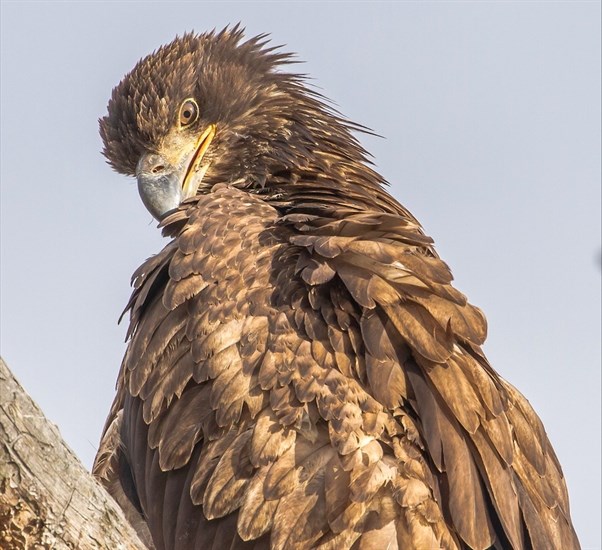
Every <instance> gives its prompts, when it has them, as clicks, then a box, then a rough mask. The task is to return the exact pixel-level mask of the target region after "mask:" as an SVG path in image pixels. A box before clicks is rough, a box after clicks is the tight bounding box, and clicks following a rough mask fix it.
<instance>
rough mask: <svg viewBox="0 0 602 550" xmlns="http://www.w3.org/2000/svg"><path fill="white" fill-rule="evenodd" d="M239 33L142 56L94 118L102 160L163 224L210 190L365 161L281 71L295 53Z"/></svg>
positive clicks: (181, 41)
mask: <svg viewBox="0 0 602 550" xmlns="http://www.w3.org/2000/svg"><path fill="white" fill-rule="evenodd" d="M242 38H243V30H241V29H240V28H239V27H238V26H236V27H233V28H230V29H229V28H226V29H224V30H222V31H221V32H219V33H216V32H215V31H213V32H209V33H204V34H200V35H198V34H193V33H189V34H185V35H183V36H182V37H178V38H176V39H175V40H174V41H173V42H171V43H170V44H167V45H166V46H163V47H161V48H159V49H158V50H157V51H155V52H154V53H152V54H151V55H149V56H147V57H145V58H143V59H141V60H140V61H139V62H138V64H137V65H136V66H135V67H134V69H133V70H132V71H131V72H129V73H128V74H127V75H126V76H125V77H124V78H123V80H122V81H121V82H120V83H119V84H118V85H117V86H116V87H115V89H114V90H113V93H112V96H111V99H110V100H109V104H108V114H107V115H106V116H105V117H103V118H102V119H101V120H100V134H101V137H102V139H103V142H104V150H103V153H104V155H105V156H106V157H107V159H108V162H109V164H111V166H112V167H113V168H114V169H115V170H116V171H118V172H120V173H123V174H126V175H132V176H135V177H136V178H137V181H138V189H139V192H140V195H141V198H142V201H143V202H144V204H145V206H146V207H147V209H148V210H149V211H150V212H151V214H152V215H153V216H154V217H155V218H157V219H161V218H163V217H164V216H165V214H166V213H167V212H169V211H171V210H173V209H174V208H177V207H178V205H179V204H180V203H181V202H182V201H183V200H185V199H187V198H189V197H193V196H195V195H196V194H197V193H199V192H203V190H206V189H210V188H211V187H212V186H213V185H214V184H216V183H229V184H234V185H237V186H239V187H244V188H249V189H254V188H255V189H257V188H263V187H264V186H265V184H266V180H267V179H268V178H270V177H271V176H273V175H275V174H289V175H290V174H291V173H292V172H297V173H299V172H302V171H303V170H305V169H306V168H307V167H308V166H309V165H313V166H314V167H315V166H316V165H319V164H320V163H321V164H322V166H320V169H321V170H320V171H321V172H322V173H323V172H324V171H327V166H326V165H330V164H332V159H337V158H338V159H340V160H341V161H343V162H349V160H350V159H351V158H352V157H354V156H355V157H357V160H358V161H360V162H363V160H364V151H363V149H362V148H361V146H360V145H359V143H358V142H357V140H355V138H354V137H353V136H352V135H351V132H350V130H352V129H360V127H359V126H356V125H353V124H352V123H350V122H347V121H346V120H344V119H342V118H340V117H339V116H338V114H337V113H336V112H335V111H333V110H332V109H331V108H330V107H328V106H327V105H326V104H325V103H324V102H323V101H322V98H321V96H320V95H319V94H317V93H316V92H314V91H312V90H310V89H308V88H307V87H306V86H305V84H304V80H303V77H302V76H301V75H297V74H291V73H286V72H282V71H280V70H279V68H280V67H281V66H282V65H283V64H290V63H293V62H294V61H293V60H292V56H291V54H287V53H282V52H279V51H276V50H277V48H274V47H269V48H268V47H266V40H265V35H260V36H257V37H254V38H251V39H249V40H247V41H242Z"/></svg>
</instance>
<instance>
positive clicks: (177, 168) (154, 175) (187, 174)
mask: <svg viewBox="0 0 602 550" xmlns="http://www.w3.org/2000/svg"><path fill="white" fill-rule="evenodd" d="M216 130H217V127H216V126H215V124H210V125H209V126H208V127H207V128H206V129H205V131H204V132H203V133H202V134H201V135H200V136H199V138H198V139H197V140H196V142H195V144H194V147H193V148H192V153H188V154H185V155H182V153H181V149H180V147H178V146H173V147H169V148H167V150H165V151H162V152H161V153H147V154H145V155H143V156H142V157H141V158H140V160H139V162H138V166H137V167H136V179H137V181H138V192H139V193H140V198H141V199H142V202H143V203H144V206H146V209H147V210H148V211H149V212H150V213H151V214H152V215H153V217H154V218H156V219H157V220H161V219H163V218H164V217H165V214H167V213H168V212H170V211H171V210H173V209H175V208H177V207H178V206H179V205H180V203H181V202H182V201H183V200H185V199H188V198H190V197H194V195H196V192H197V190H198V188H199V185H200V184H201V181H202V180H203V176H204V175H205V172H207V169H208V168H209V165H210V163H209V162H206V163H204V164H203V157H204V156H205V153H206V152H207V149H208V148H209V146H210V145H211V142H212V141H213V138H214V137H215V132H216ZM179 143H180V145H181V142H179ZM188 150H189V151H190V149H188ZM170 153H171V154H170ZM168 159H173V161H171V162H170V160H168ZM182 174H183V175H182Z"/></svg>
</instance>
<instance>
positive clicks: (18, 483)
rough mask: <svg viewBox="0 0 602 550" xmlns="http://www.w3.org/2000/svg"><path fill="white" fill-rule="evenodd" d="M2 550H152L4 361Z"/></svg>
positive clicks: (0, 370) (0, 368)
mask: <svg viewBox="0 0 602 550" xmlns="http://www.w3.org/2000/svg"><path fill="white" fill-rule="evenodd" d="M0 548H2V549H3V550H25V549H32V550H33V549H36V550H38V549H39V550H42V549H47V548H48V549H50V548H52V549H55V550H63V549H75V548H77V549H82V550H88V549H89V550H94V549H111V550H146V547H145V546H144V545H143V544H142V543H141V542H140V540H139V539H138V536H137V535H136V532H135V531H134V529H133V528H132V527H131V526H130V525H129V524H128V522H127V520H126V519H125V518H124V516H123V513H122V512H121V509H120V508H119V506H118V505H117V504H116V503H115V501H114V500H113V499H112V498H111V497H110V496H109V494H108V493H107V492H106V491H105V490H104V489H103V488H102V487H101V486H100V484H99V483H98V482H97V481H96V480H95V479H94V478H93V477H92V476H91V474H90V473H89V472H88V471H86V469H85V468H84V467H83V465H82V464H81V462H80V461H79V460H78V459H77V457H76V456H75V454H74V453H73V451H71V449H69V447H67V445H66V444H65V443H64V442H63V440H62V438H61V436H60V434H59V431H58V429H57V428H56V427H55V426H54V425H53V424H51V423H50V422H49V421H48V420H47V419H46V417H45V416H44V414H43V413H42V411H41V410H40V408H39V407H38V406H37V405H36V404H35V403H34V402H33V400H32V399H31V398H30V397H29V396H28V395H27V394H26V393H25V391H24V390H23V388H22V387H21V385H20V384H19V383H18V382H17V381H16V379H15V378H14V376H13V375H12V373H11V372H10V370H9V369H8V367H7V366H6V363H4V361H3V360H2V359H1V358H0Z"/></svg>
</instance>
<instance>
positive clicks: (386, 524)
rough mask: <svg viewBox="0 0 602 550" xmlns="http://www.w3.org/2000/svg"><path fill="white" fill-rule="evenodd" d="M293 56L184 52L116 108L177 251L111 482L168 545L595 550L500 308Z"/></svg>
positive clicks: (145, 194) (132, 385)
mask: <svg viewBox="0 0 602 550" xmlns="http://www.w3.org/2000/svg"><path fill="white" fill-rule="evenodd" d="M291 62H292V61H291V56H290V55H289V54H285V53H281V52H280V51H279V50H277V49H274V48H270V47H267V46H266V41H265V37H264V36H259V37H255V38H252V39H250V40H247V41H244V39H243V32H242V30H241V29H239V28H238V27H234V28H231V29H225V30H223V31H222V32H219V33H215V32H210V33H206V34H201V35H196V34H186V35H184V36H183V37H181V38H176V40H174V41H173V42H172V43H171V44H168V45H167V46H164V47H161V48H159V50H157V51H156V52H155V53H153V54H151V55H149V56H148V57H146V58H144V59H142V60H141V61H140V62H139V63H138V64H137V65H136V66H135V68H134V69H133V70H132V71H131V72H130V73H129V74H128V75H126V76H125V78H124V79H123V81H122V82H121V83H120V84H119V85H118V86H117V87H116V88H115V89H114V90H113V94H112V97H111V99H110V101H109V105H108V114H107V115H106V116H105V117H104V118H103V119H102V120H101V121H100V132H101V135H102V139H103V141H104V154H105V155H106V157H107V159H108V161H109V163H110V164H111V165H112V166H113V168H114V169H115V170H117V171H118V172H121V173H123V174H126V175H130V176H135V177H136V178H137V181H138V187H139V191H140V194H141V196H142V200H143V202H144V204H145V205H146V206H147V208H148V210H149V211H150V212H151V213H152V214H153V215H154V216H155V217H156V218H157V219H158V220H160V227H162V229H163V233H164V234H165V235H166V236H168V237H170V238H171V240H170V242H169V244H167V246H165V248H164V249H163V250H162V251H161V252H159V253H158V254H157V255H156V256H153V257H151V258H150V259H149V260H147V261H146V262H145V263H144V264H143V265H142V266H141V267H140V268H139V269H138V270H137V271H136V273H135V274H134V277H133V286H134V291H133V294H132V297H131V299H130V301H129V303H128V305H127V308H126V310H127V311H129V314H130V318H131V320H130V327H129V331H128V338H129V345H128V348H127V352H126V354H125V357H124V360H123V364H122V367H121V372H120V373H119V378H118V381H117V394H116V398H115V401H114V403H113V406H112V409H111V412H110V415H109V418H108V420H107V423H106V427H105V430H104V433H103V436H102V440H101V444H100V450H99V453H98V456H97V457H96V462H95V466H94V472H95V474H96V476H98V477H99V478H100V479H101V480H102V482H103V483H104V484H105V486H106V487H107V488H108V490H109V491H110V492H111V494H112V495H113V496H114V497H115V499H116V500H117V501H118V502H119V503H120V504H121V506H122V507H123V508H124V510H125V511H126V514H127V515H128V517H129V518H130V520H131V521H132V523H133V524H134V525H135V526H136V527H137V529H138V530H139V532H140V533H141V535H142V536H143V537H145V538H146V540H147V542H148V544H149V546H152V545H154V548H156V549H157V550H189V549H199V550H200V549H203V550H205V549H207V550H209V549H213V550H223V549H239V548H240V549H247V548H249V549H251V548H253V549H255V548H257V549H258V548H270V549H272V550H281V549H310V548H319V549H321V550H326V549H332V550H338V549H348V548H352V549H374V550H380V549H389V550H393V549H400V550H401V549H405V550H408V549H417V550H423V549H434V548H444V549H467V548H470V549H473V550H483V549H486V548H496V549H499V550H502V549H503V550H506V549H531V548H534V549H541V550H552V549H557V550H570V549H575V548H579V543H578V541H577V538H576V535H575V532H574V530H573V527H572V525H571V521H570V516H569V503H568V497H567V491H566V487H565V483H564V479H563V476H562V472H561V468H560V465H559V463H558V460H557V458H556V456H555V454H554V451H553V450H552V447H551V445H550V443H549V441H548V438H547V436H546V433H545V431H544V428H543V426H542V424H541V421H540V420H539V418H538V417H537V415H536V414H535V412H534V411H533V409H532V408H531V406H530V405H529V403H528V402H527V400H526V399H525V398H524V397H523V396H522V395H521V394H520V393H519V392H518V391H517V390H516V389H515V388H514V387H512V386H511V385H510V384H508V383H507V382H506V381H504V380H503V379H502V378H501V377H500V376H499V375H498V374H497V373H496V372H495V371H494V370H493V369H492V367H491V366H490V365H489V363H488V362H487V359H486V358H485V356H484V355H483V352H482V350H481V348H480V346H481V344H482V343H483V341H484V340H485V333H486V324H485V318H484V317H483V314H482V313H481V311H480V310H479V309H477V308H476V307H474V306H472V305H470V304H469V303H467V301H466V298H465V297H464V295H463V294H461V293H460V292H458V291H457V290H456V289H455V288H454V287H453V286H452V285H451V281H452V276H451V273H450V271H449V269H448V267H447V265H446V264H445V263H444V262H443V261H441V260H440V259H439V257H438V256H437V254H436V252H435V251H434V249H433V246H432V240H431V239H430V238H429V237H427V236H426V235H425V234H424V233H423V231H422V229H421V227H420V225H419V224H418V222H417V221H416V220H415V218H414V217H413V216H412V215H411V214H410V213H409V212H408V211H407V210H406V209H405V208H404V207H403V206H401V205H400V204H399V203H398V202H397V201H396V200H395V199H394V198H392V197H391V196H390V195H389V194H388V193H387V192H386V191H385V189H384V188H383V184H384V180H383V178H382V177H381V176H380V175H379V174H378V173H376V172H375V171H374V170H373V169H372V168H371V167H370V163H369V162H368V161H367V153H366V152H365V150H364V149H363V148H362V146H361V145H360V144H359V142H358V141H357V140H356V138H355V137H354V136H353V134H352V132H353V131H358V130H359V131H361V130H362V128H361V127H360V126H358V125H356V124H354V123H352V122H349V121H348V120H346V119H344V118H342V117H341V116H340V115H339V114H338V113H337V112H335V111H334V110H333V109H332V108H330V107H329V106H328V105H327V104H325V102H324V100H323V98H322V97H321V96H320V95H319V94H317V93H316V92H315V91H312V90H311V89H308V88H307V87H306V85H305V82H304V79H303V77H302V76H300V75H298V74H289V73H287V72H282V69H283V67H284V66H285V65H287V64H289V63H291ZM151 539H152V543H151V542H150V540H151Z"/></svg>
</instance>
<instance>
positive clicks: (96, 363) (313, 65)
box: [1, 0, 601, 549]
mask: <svg viewBox="0 0 602 550" xmlns="http://www.w3.org/2000/svg"><path fill="white" fill-rule="evenodd" d="M238 21H241V22H242V24H243V25H244V26H246V28H247V30H248V34H249V35H254V34H258V33H261V32H268V33H271V35H272V37H273V41H274V43H276V44H286V49H287V50H290V51H294V52H297V53H298V54H299V59H301V60H304V61H305V62H306V63H305V64H304V65H302V66H301V67H297V69H298V70H299V69H300V70H301V71H303V72H306V73H308V74H309V75H311V77H312V82H313V84H314V85H315V86H317V87H319V89H320V91H321V92H322V93H324V94H325V95H326V96H327V97H329V98H331V99H332V100H334V101H335V102H336V104H337V105H338V107H339V109H340V110H341V111H342V112H343V113H344V114H345V115H347V116H348V117H350V118H351V119H353V120H355V121H356V122H359V123H362V124H365V125H367V126H369V127H371V128H372V129H373V130H374V131H375V132H377V133H378V134H380V135H382V136H384V139H382V138H376V137H368V136H361V137H360V139H361V140H362V142H363V143H364V145H365V146H366V147H367V148H368V149H369V150H370V151H371V153H372V154H373V155H374V161H375V164H376V167H377V169H378V170H379V171H380V172H381V173H383V174H384V176H385V177H386V178H387V179H388V180H389V181H390V182H391V191H392V193H393V195H394V196H395V197H396V198H397V199H398V200H399V201H400V202H401V203H402V204H404V205H405V206H406V207H408V208H409V209H410V210H411V211H412V212H413V213H414V215H416V216H417V217H418V219H419V220H420V221H421V223H422V224H423V226H424V227H425V230H426V232H427V233H428V234H429V235H431V236H432V237H433V238H434V239H435V243H436V246H437V250H438V251H439V253H440V254H441V256H442V257H443V258H444V259H445V260H446V261H447V263H448V264H449V265H450V266H451V268H452V270H453V272H454V274H455V277H456V286H457V287H458V288H459V289H460V290H461V291H462V292H464V293H465V294H467V295H468V297H469V299H470V300H471V302H472V303H474V304H476V305H478V306H479V307H481V308H482V309H483V310H484V311H485V313H486V315H487V317H488V320H489V338H488V341H487V343H486V345H485V351H486V353H487V355H488V357H489V359H490V361H491V363H492V364H493V366H494V368H495V369H496V370H497V371H498V372H499V373H500V374H501V375H502V376H504V378H506V379H507V380H509V381H510V382H511V383H513V384H514V385H515V386H516V387H517V388H518V389H519V390H520V391H521V392H523V393H524V394H525V395H526V396H527V398H528V399H529V400H530V401H531V403H532V404H533V406H534V408H535V409H536V411H537V412H538V413H539V415H540V416H541V418H542V419H543V422H544V425H545V426H546V430H547V432H548V435H549V436H550V439H551V441H552V443H553V445H554V447H555V449H556V451H557V454H558V456H559V458H560V462H561V464H562V465H563V468H564V472H565V475H566V479H567V484H568V487H569V493H570V496H571V507H572V514H573V520H574V523H575V525H576V528H577V532H578V534H579V536H580V539H581V543H582V546H583V548H584V549H600V485H601V480H600V146H601V143H600V119H601V112H600V94H601V90H600V3H599V2H577V1H571V2H520V1H518V2H509V1H508V2H504V1H500V2H451V1H450V2H395V3H377V2H372V3H361V2H354V3H345V2H336V3H335V2H333V3H328V4H324V3H322V2H320V3H317V2H316V3H313V2H305V3H278V2H266V3H258V2H246V3H238V2H221V3H199V2H186V3H177V2H171V3H162V2H152V3H144V2H130V3H113V2H98V3H97V2H79V3H75V2H60V3H58V2H57V3H54V2H35V3H27V2H23V1H21V2H6V1H4V0H2V13H1V25H2V27H1V34H2V36H1V41H2V42H1V54H2V60H1V61H2V68H1V70H2V73H1V77H2V78H1V86H2V87H1V100H2V112H1V118H2V135H1V138H2V139H1V177H2V179H1V182H2V194H1V223H2V225H1V245H2V246H1V298H2V308H1V322H2V324H1V353H2V355H3V357H4V358H5V360H6V361H7V363H8V365H9V367H10V368H11V369H12V370H13V372H14V373H15V374H16V376H17V377H18V379H19V380H20V381H21V383H22V384H23V385H24V386H25V388H26V390H27V391H28V392H29V393H30V394H31V395H32V396H33V398H34V399H35V400H36V401H37V402H38V403H39V404H40V406H41V407H42V409H43V410H44V411H45V413H46V415H47V416H48V417H49V418H50V420H51V421H53V422H54V423H56V424H57V425H58V427H59V428H60V430H61V433H62V434H63V436H64V438H65V440H66V441H67V442H68V444H69V445H70V446H71V447H72V448H73V449H74V451H75V452H76V454H77V455H78V456H79V457H80V458H81V459H82V461H83V462H84V464H85V465H86V466H88V467H90V465H91V463H92V460H93V457H94V454H95V449H96V445H97V443H98V439H99V436H100V432H101V429H102V425H103V423H104V419H105V418H106V415H107V412H108V409H109V406H110V403H111V400H112V397H113V392H114V384H115V379H116V377H117V371H118V369H119V365H120V361H121V357H122V355H123V352H124V349H125V344H124V342H123V339H124V336H125V329H126V326H125V324H122V325H121V326H118V325H117V318H118V317H119V314H120V313H121V310H122V309H123V307H124V306H125V304H126V301H127V298H128V296H129V292H130V288H129V279H130V276H131V274H132V272H133V271H134V269H135V268H136V267H137V266H138V265H139V264H140V263H141V262H142V261H143V260H144V259H145V258H147V257H148V256H150V255H151V254H153V253H156V252H158V251H159V250H160V248H161V247H162V246H163V244H164V243H163V240H162V239H161V237H160V236H159V232H158V230H157V229H156V227H155V223H154V222H153V221H152V219H151V217H150V215H149V214H148V213H147V212H146V210H145V209H144V207H143V206H142V203H141V201H140V199H139V197H138V193H137V190H136V185H135V182H134V181H133V180H132V179H128V178H125V177H123V176H119V175H117V174H115V173H113V172H112V171H111V170H110V168H109V167H108V166H107V165H106V163H105V161H104V159H103V157H102V155H101V154H100V149H101V143H100V138H99V137H98V125H97V119H98V118H99V117H100V116H102V115H103V114H104V113H105V110H106V103H107V100H108V98H109V95H110V92H111V89H112V88H113V86H115V85H116V84H117V83H118V82H119V80H120V79H121V78H122V76H123V75H124V74H125V73H126V72H127V71H128V70H130V69H131V68H132V67H133V65H134V64H135V63H136V61H137V60H138V59H139V58H140V57H142V56H144V55H146V54H148V53H150V52H151V51H152V50H154V49H156V48H157V47H158V46H160V45H161V44H163V43H165V42H168V41H170V40H171V39H173V37H174V36H175V35H176V34H182V33H183V32H185V31H189V30H196V31H198V32H202V31H205V30H208V29H211V28H213V27H218V28H221V27H223V26H225V25H226V24H228V23H236V22H238Z"/></svg>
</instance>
